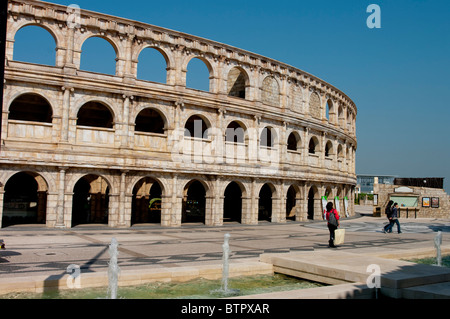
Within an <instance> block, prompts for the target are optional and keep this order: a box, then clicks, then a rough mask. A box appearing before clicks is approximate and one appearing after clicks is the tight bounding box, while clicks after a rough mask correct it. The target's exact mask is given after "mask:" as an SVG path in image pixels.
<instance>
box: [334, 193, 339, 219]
mask: <svg viewBox="0 0 450 319" xmlns="http://www.w3.org/2000/svg"><path fill="white" fill-rule="evenodd" d="M334 207H336V210H337V211H338V213H339V215H340V214H341V205H340V204H339V196H336V197H335V198H334Z"/></svg>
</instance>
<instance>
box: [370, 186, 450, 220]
mask: <svg viewBox="0 0 450 319" xmlns="http://www.w3.org/2000/svg"><path fill="white" fill-rule="evenodd" d="M373 192H374V194H378V205H377V207H379V208H380V209H381V216H384V209H385V207H386V205H387V203H388V201H389V200H390V199H391V197H392V196H405V197H415V198H417V202H418V205H417V206H416V207H400V214H401V217H402V218H406V217H407V211H406V209H407V208H408V217H409V218H415V217H417V218H445V219H447V218H450V196H449V195H448V194H447V193H446V192H445V191H444V190H443V189H436V188H426V187H404V186H399V185H386V184H374V191H373ZM424 197H425V198H429V199H430V207H423V206H422V201H423V198H424ZM432 198H439V207H438V208H434V207H431V199H432Z"/></svg>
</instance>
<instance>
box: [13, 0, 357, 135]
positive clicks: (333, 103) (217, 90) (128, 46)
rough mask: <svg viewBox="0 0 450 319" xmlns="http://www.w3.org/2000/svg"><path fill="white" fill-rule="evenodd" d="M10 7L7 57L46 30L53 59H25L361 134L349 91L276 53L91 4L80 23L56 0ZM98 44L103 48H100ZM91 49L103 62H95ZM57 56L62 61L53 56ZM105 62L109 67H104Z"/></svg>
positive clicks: (29, 0) (18, 0)
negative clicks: (209, 96) (256, 105)
mask: <svg viewBox="0 0 450 319" xmlns="http://www.w3.org/2000/svg"><path fill="white" fill-rule="evenodd" d="M9 9H10V10H9V11H10V12H9V18H8V37H7V50H6V56H7V61H11V62H13V61H16V60H20V57H21V56H23V55H21V54H20V52H18V51H19V50H17V49H21V50H27V49H23V46H22V43H21V41H20V37H21V36H22V35H21V33H22V32H27V30H31V29H33V30H36V29H40V30H39V31H40V32H41V33H42V31H46V33H47V41H46V42H45V45H47V46H49V49H48V52H49V54H48V55H49V56H51V57H52V58H48V57H46V60H45V61H44V62H43V63H40V62H39V61H24V62H31V63H39V64H45V65H48V64H50V65H52V66H54V67H58V68H64V69H65V70H73V72H76V73H77V74H78V75H82V76H89V72H96V73H104V74H109V75H112V76H114V77H121V78H124V79H127V81H151V82H157V83H162V84H165V85H170V86H181V87H186V88H190V89H197V90H200V91H207V92H210V93H214V94H223V95H224V96H228V97H230V98H238V99H242V100H247V101H256V102H261V103H262V104H263V105H267V107H274V108H280V109H284V110H290V111H292V112H293V113H298V114H303V115H305V116H309V117H311V118H313V119H317V120H320V121H323V122H328V123H330V124H332V125H335V126H337V127H339V128H343V129H346V130H348V131H349V132H350V133H353V135H354V132H355V122H356V115H357V109H356V106H355V105H354V103H353V102H352V101H351V100H350V99H349V98H348V97H347V96H346V95H345V94H344V93H343V92H341V91H340V90H338V89H336V88H335V87H333V86H332V85H330V84H328V83H326V82H324V81H322V80H320V79H318V78H317V77H314V76H312V75H310V74H308V73H306V72H304V71H301V70H299V69H296V68H293V67H291V66H289V65H286V64H283V63H280V62H278V61H275V60H272V59H270V58H266V57H262V56H259V55H256V54H253V53H250V52H247V51H244V50H241V49H237V48H234V47H230V46H227V45H224V44H221V43H217V42H214V41H210V40H206V39H202V38H198V37H195V36H191V35H187V34H184V33H179V32H176V31H171V30H167V29H164V28H160V27H156V26H152V25H147V24H143V23H139V22H135V21H130V20H126V19H121V18H114V19H111V17H110V16H107V15H102V14H99V13H94V12H89V11H85V10H80V11H79V14H80V15H79V20H77V22H79V24H75V25H71V24H69V23H67V21H69V20H68V18H69V17H70V15H71V14H73V13H72V11H71V10H69V9H70V8H67V7H65V6H60V5H56V4H48V3H45V4H43V3H40V2H37V1H33V0H12V1H10V4H9ZM48 39H53V41H48ZM94 40H95V41H94ZM91 42H92V43H91ZM94 42H96V43H94ZM42 43H43V42H42ZM52 44H53V47H52ZM98 47H101V48H102V51H101V53H100V54H99V53H98V52H97V51H96V48H98ZM32 49H35V48H32ZM92 51H93V52H94V54H92ZM55 52H56V54H55ZM89 55H92V56H94V58H95V57H96V56H97V57H100V60H99V61H98V62H95V59H94V62H93V64H92V65H89V63H87V62H86V61H89V60H91V59H90V58H89ZM16 57H17V58H16ZM52 59H53V61H54V63H51V62H49V61H52ZM105 61H106V62H107V66H105V68H102V67H101V66H102V65H103V62H105ZM97 67H98V68H97ZM83 72H84V73H83ZM136 85H139V82H136Z"/></svg>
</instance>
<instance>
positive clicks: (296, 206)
mask: <svg viewBox="0 0 450 319" xmlns="http://www.w3.org/2000/svg"><path fill="white" fill-rule="evenodd" d="M300 194H301V192H300V188H299V187H298V185H296V184H293V185H290V186H289V188H288V190H287V193H286V219H289V220H296V219H297V217H299V216H298V211H300Z"/></svg>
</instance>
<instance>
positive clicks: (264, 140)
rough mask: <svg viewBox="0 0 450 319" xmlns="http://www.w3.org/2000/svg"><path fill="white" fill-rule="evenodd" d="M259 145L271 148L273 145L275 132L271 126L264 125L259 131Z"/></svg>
mask: <svg viewBox="0 0 450 319" xmlns="http://www.w3.org/2000/svg"><path fill="white" fill-rule="evenodd" d="M260 145H261V146H263V147H268V148H272V147H274V146H275V132H274V130H273V128H271V127H265V128H264V129H263V130H262V132H261V138H260Z"/></svg>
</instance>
